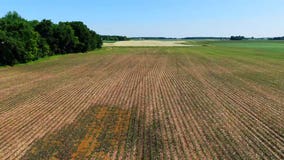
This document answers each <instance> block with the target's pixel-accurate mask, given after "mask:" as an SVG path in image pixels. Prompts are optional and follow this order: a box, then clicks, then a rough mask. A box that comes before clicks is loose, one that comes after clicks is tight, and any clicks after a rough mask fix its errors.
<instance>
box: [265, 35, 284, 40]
mask: <svg viewBox="0 0 284 160" xmlns="http://www.w3.org/2000/svg"><path fill="white" fill-rule="evenodd" d="M269 40H284V36H283V37H274V38H269Z"/></svg>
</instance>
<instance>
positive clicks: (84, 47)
mask: <svg viewBox="0 0 284 160" xmlns="http://www.w3.org/2000/svg"><path fill="white" fill-rule="evenodd" d="M68 24H69V25H70V26H71V27H72V28H73V30H74V34H75V36H77V37H78V40H79V44H78V45H77V47H76V51H78V52H86V51H88V50H90V49H91V41H92V38H93V37H92V35H91V32H90V30H89V28H88V27H87V26H86V25H85V24H84V23H83V22H69V23H68Z"/></svg>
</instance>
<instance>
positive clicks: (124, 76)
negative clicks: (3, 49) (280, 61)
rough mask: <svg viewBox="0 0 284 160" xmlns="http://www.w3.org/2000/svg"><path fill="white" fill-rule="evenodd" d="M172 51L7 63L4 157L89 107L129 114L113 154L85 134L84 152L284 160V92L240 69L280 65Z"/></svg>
mask: <svg viewBox="0 0 284 160" xmlns="http://www.w3.org/2000/svg"><path fill="white" fill-rule="evenodd" d="M109 52H111V53H115V52H116V51H115V49H113V50H109ZM173 52H177V51H176V50H174V49H166V48H164V49H153V48H152V49H147V48H140V49H130V50H129V54H104V55H95V54H88V55H81V56H80V57H79V56H77V55H71V56H68V57H66V58H65V59H61V61H59V60H52V61H50V62H42V63H40V64H34V65H27V66H17V67H14V68H0V122H1V123H0V159H20V158H21V157H22V156H24V155H25V152H26V151H28V150H29V149H30V148H31V147H32V146H33V143H34V142H35V141H36V140H38V139H40V138H42V137H44V136H46V135H49V134H52V133H56V131H58V130H60V129H61V128H62V127H64V126H66V125H68V124H70V125H72V122H73V121H74V120H75V119H76V117H77V116H78V115H79V114H80V113H82V112H84V111H86V110H88V108H89V107H91V106H97V107H99V106H103V107H118V108H120V109H121V110H127V111H130V113H129V114H130V119H129V122H127V123H125V124H129V125H128V127H127V128H128V131H127V132H126V133H120V134H121V135H123V134H125V135H124V136H125V137H126V140H124V141H115V144H116V145H115V146H113V147H112V148H111V149H112V150H111V151H108V152H106V151H102V150H95V151H92V150H90V149H88V148H87V149H86V148H84V140H83V141H82V143H81V148H80V147H78V148H77V150H76V151H77V152H79V153H80V154H81V153H83V152H84V153H85V152H88V156H91V157H92V154H93V157H98V156H99V157H100V158H111V159H141V158H146V159H148V158H153V159H155V158H156V159H206V158H207V159H214V158H215V159H284V123H283V121H284V101H283V99H284V94H283V93H284V92H283V90H281V89H277V88H275V87H270V86H265V85H261V84H260V83H258V82H256V81H253V80H250V79H247V78H246V77H242V76H240V75H239V74H237V73H238V72H240V71H242V72H248V73H253V72H255V70H258V72H259V71H262V72H263V73H267V72H266V70H273V67H276V66H271V68H262V67H261V66H257V65H253V64H244V65H239V64H238V63H240V62H239V61H234V59H232V60H231V61H230V63H232V64H236V65H237V64H238V66H239V68H237V69H233V68H230V67H225V66H224V65H222V64H220V63H217V62H215V61H214V60H212V59H209V58H207V57H206V56H203V55H199V54H183V53H180V54H173ZM189 52H190V51H189ZM247 66H249V67H247ZM278 67H279V66H278ZM269 74H270V73H269ZM15 75H18V76H15ZM104 109H105V108H104ZM98 110H99V109H98ZM102 112H104V110H103V109H101V110H100V112H99V113H102ZM99 115H101V116H102V117H97V119H105V118H104V117H106V116H105V115H107V114H105V112H104V113H102V114H99ZM99 115H98V114H96V116H99ZM96 123H98V122H96ZM90 126H91V125H90ZM96 126H97V125H96ZM101 129H102V130H103V129H104V128H103V127H102V128H101ZM96 130H99V128H97V127H95V128H94V129H92V128H90V132H89V134H92V135H86V136H85V141H88V140H91V139H92V138H96V136H97V132H96V133H93V132H94V131H96ZM118 130H119V129H118ZM123 130H125V129H123ZM100 132H101V131H100ZM116 134H119V133H116ZM100 138H101V139H100V140H102V139H103V138H102V137H100ZM93 141H94V142H96V141H97V140H93ZM79 144H80V143H79ZM79 146H80V145H79ZM93 148H95V146H93ZM103 152H106V153H103ZM76 155H77V154H73V156H75V157H76Z"/></svg>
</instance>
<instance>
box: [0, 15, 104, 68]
mask: <svg viewBox="0 0 284 160" xmlns="http://www.w3.org/2000/svg"><path fill="white" fill-rule="evenodd" d="M102 43H103V42H102V39H101V37H100V35H98V34H97V33H96V32H95V31H92V30H90V29H89V28H88V27H87V26H86V25H85V24H84V23H83V22H79V21H75V22H59V23H58V24H55V23H53V22H52V21H51V20H46V19H44V20H42V21H40V22H39V21H37V20H33V21H28V20H26V19H24V18H22V17H21V16H20V15H19V14H18V13H16V12H8V13H7V14H6V15H5V16H4V17H2V18H0V65H14V64H17V63H26V62H29V61H34V60H37V59H39V58H41V57H45V56H52V55H56V54H67V53H81V52H87V51H90V50H94V49H97V48H101V47H102Z"/></svg>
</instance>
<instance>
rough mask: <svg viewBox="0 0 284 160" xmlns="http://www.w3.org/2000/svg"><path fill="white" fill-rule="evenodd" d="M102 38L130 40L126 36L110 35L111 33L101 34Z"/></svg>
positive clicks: (107, 39)
mask: <svg viewBox="0 0 284 160" xmlns="http://www.w3.org/2000/svg"><path fill="white" fill-rule="evenodd" d="M101 37H102V40H104V41H127V40H129V39H128V38H127V37H126V36H109V35H101Z"/></svg>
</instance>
